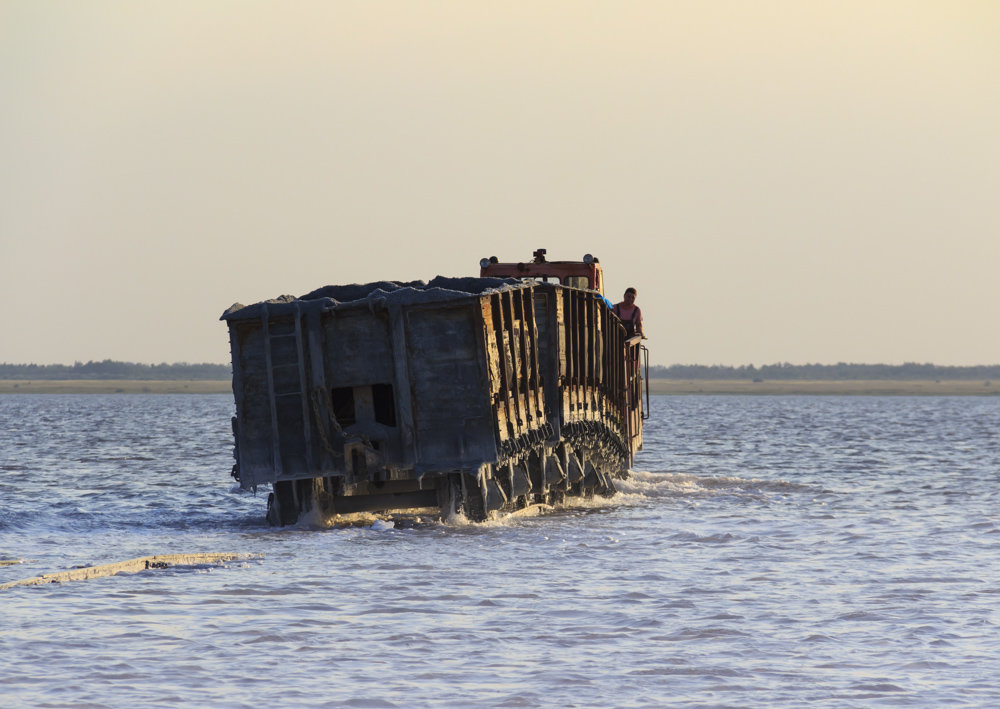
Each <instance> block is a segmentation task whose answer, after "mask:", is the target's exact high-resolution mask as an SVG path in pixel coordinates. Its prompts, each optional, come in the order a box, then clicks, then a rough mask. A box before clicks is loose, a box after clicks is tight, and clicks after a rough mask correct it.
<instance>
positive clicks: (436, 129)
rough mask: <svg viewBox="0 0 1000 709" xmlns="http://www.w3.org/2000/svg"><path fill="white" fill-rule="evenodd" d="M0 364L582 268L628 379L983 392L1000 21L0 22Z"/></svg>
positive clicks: (103, 2) (380, 6) (248, 9)
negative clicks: (330, 303) (561, 264)
mask: <svg viewBox="0 0 1000 709" xmlns="http://www.w3.org/2000/svg"><path fill="white" fill-rule="evenodd" d="M0 97H2V98H0V101H2V103H0V106H2V107H0V299H2V303H3V307H2V308H0V362H17V363H23V362H38V363H72V362H73V361H77V360H80V361H86V360H90V359H105V358H111V359H120V360H130V361H139V362H177V361H188V362H201V361H208V362H226V361H228V357H229V351H228V339H227V334H226V329H225V327H224V325H223V324H222V323H220V322H219V321H218V317H219V315H220V314H221V313H222V311H223V310H224V309H225V308H226V307H228V306H229V305H230V304H232V303H233V302H234V301H240V302H243V303H250V302H255V301H258V300H263V299H266V298H270V297H273V296H277V295H280V294H283V293H290V294H293V295H300V294H303V293H305V292H308V291H310V290H313V289H315V288H317V287H319V286H322V285H327V284H334V283H352V282H365V281H372V280H381V279H392V280H412V279H417V278H420V279H424V280H429V279H430V278H433V277H434V276H436V275H438V274H441V275H454V276H457V275H473V274H475V273H476V272H477V264H478V261H479V259H480V258H481V257H483V256H489V255H496V256H498V257H500V258H501V259H504V260H524V259H527V258H529V257H530V254H531V252H532V251H533V250H534V249H535V248H538V247H545V248H547V249H548V251H549V255H550V257H551V258H577V257H580V256H582V255H583V254H584V253H586V252H592V253H594V254H596V255H598V256H599V257H600V259H601V262H602V263H603V264H604V266H605V269H606V273H607V276H606V277H607V282H608V286H609V290H610V291H611V293H610V294H609V295H611V296H612V297H613V298H614V299H618V298H619V296H620V294H621V291H623V290H624V288H625V287H626V286H628V285H634V286H635V287H636V288H638V290H639V304H640V305H641V306H642V308H643V312H644V315H645V318H646V322H647V331H649V333H650V335H651V337H650V342H649V345H650V347H651V350H652V361H653V363H658V364H671V363H702V364H747V363H754V364H758V365H759V364H765V363H772V362H780V361H788V362H794V363H805V362H820V363H834V362H838V361H848V362H888V363H896V362H904V361H920V362H934V363H937V364H993V363H997V362H1000V328H998V327H997V323H998V322H1000V305H998V303H1000V298H998V295H1000V292H998V290H1000V288H998V285H997V284H998V283H1000V278H998V276H997V270H998V266H1000V128H998V126H1000V3H998V2H993V1H992V0H984V1H981V2H961V1H959V2H944V1H936V2H921V1H920V0H883V1H880V2H872V0H861V1H853V0H842V1H838V2H833V1H830V2H822V1H814V2H801V1H800V0H787V1H782V2H767V1H766V0H754V1H742V0H733V1H730V2H706V1H704V0H697V1H690V2H688V1H677V2H667V1H663V2H620V1H619V2H593V1H589V2H588V1H585V0H584V1H581V0H574V1H572V2H544V1H542V2H531V3H506V2H505V3H469V2H464V1H453V2H452V1H449V2H371V1H365V2H337V1H326V2H320V1H316V2H307V1H304V0H303V1H298V2H292V3H281V2H253V1H249V0H230V1H225V2H224V1H215V2H204V1H202V0H197V1H193V0H192V1H184V0H182V1H177V0H172V1H171V2H159V3H152V2H150V3H141V2H140V3H137V2H133V1H131V0H122V1H120V2H110V1H107V0H92V1H90V2H86V3H76V2H47V1H46V0H26V1H24V2H20V1H11V0H0Z"/></svg>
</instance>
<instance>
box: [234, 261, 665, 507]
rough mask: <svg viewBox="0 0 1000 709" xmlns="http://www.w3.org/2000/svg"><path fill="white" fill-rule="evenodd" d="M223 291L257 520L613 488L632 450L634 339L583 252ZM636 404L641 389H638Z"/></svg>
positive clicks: (528, 501) (245, 470) (635, 446)
mask: <svg viewBox="0 0 1000 709" xmlns="http://www.w3.org/2000/svg"><path fill="white" fill-rule="evenodd" d="M480 266H481V271H480V273H481V276H480V277H479V278H443V277H438V278H435V279H434V280H432V281H430V282H429V283H424V282H422V281H414V282H409V283H396V282H377V283H369V284H364V285H346V286H327V287H325V288H321V289H319V290H316V291H313V292H312V293H308V294H306V295H304V296H301V297H298V298H296V297H291V296H282V297H280V298H277V299H274V300H269V301H267V302H262V303H257V304H255V305H250V306H243V305H240V304H235V305H233V306H232V307H230V308H229V309H228V310H226V312H225V313H224V314H223V316H222V319H223V320H225V321H226V322H227V324H228V327H229V336H230V347H231V353H232V364H233V393H234V396H235V401H236V416H235V417H233V434H234V438H235V448H234V456H235V458H236V464H235V466H234V467H233V476H234V477H236V479H237V480H238V481H239V483H240V485H241V486H242V487H243V488H244V489H249V490H254V491H256V490H257V488H258V487H259V486H268V485H269V486H270V487H271V489H272V492H271V493H270V495H269V496H268V511H267V517H268V520H269V521H270V522H271V523H272V524H276V525H285V524H293V523H295V521H296V520H297V519H298V518H299V516H300V515H301V514H303V513H304V512H307V511H309V510H311V509H313V508H318V509H319V511H321V513H323V514H325V515H333V514H346V513H353V512H363V511H390V512H392V511H402V510H414V509H421V508H433V509H434V511H435V512H436V513H438V514H440V515H442V516H444V517H448V516H451V515H453V514H462V515H465V516H466V517H467V518H469V519H470V520H474V521H481V520H485V519H488V518H490V517H492V516H496V515H498V514H506V513H509V512H513V511H515V510H518V509H521V508H524V507H528V506H531V505H536V504H558V503H561V502H562V501H563V500H565V499H566V498H568V497H574V496H584V497H589V496H593V495H612V494H614V490H615V488H614V483H613V479H614V478H615V477H619V478H622V477H625V476H627V475H628V470H629V466H630V465H631V463H632V458H633V455H634V453H635V452H636V451H637V450H639V449H640V448H641V446H642V425H643V419H644V417H645V416H646V413H645V410H644V406H643V403H644V402H643V390H642V382H643V376H642V370H644V369H645V368H647V366H648V360H647V358H646V354H647V353H646V352H645V348H644V347H643V346H642V342H641V337H633V338H627V337H626V335H625V329H624V327H623V326H622V324H621V322H620V321H619V320H618V318H617V317H616V316H615V315H614V313H613V312H612V311H611V309H610V308H609V307H608V304H607V301H606V300H605V298H604V296H603V276H602V272H601V267H600V264H599V263H598V262H597V259H594V258H592V257H590V256H589V255H588V256H587V257H585V258H584V260H583V261H579V262H548V261H546V260H545V251H544V250H541V249H540V250H538V251H536V252H535V258H534V260H533V261H532V262H529V263H521V264H515V263H508V264H504V263H500V262H499V261H498V260H497V259H496V258H492V259H483V261H482V262H481V264H480ZM645 396H646V399H647V401H646V404H647V405H646V407H645V409H648V390H647V391H646V394H645Z"/></svg>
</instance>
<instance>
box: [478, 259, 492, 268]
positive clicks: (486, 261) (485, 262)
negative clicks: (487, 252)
mask: <svg viewBox="0 0 1000 709" xmlns="http://www.w3.org/2000/svg"><path fill="white" fill-rule="evenodd" d="M489 265H490V260H489V259H488V258H481V259H479V268H486V267H487V266H489Z"/></svg>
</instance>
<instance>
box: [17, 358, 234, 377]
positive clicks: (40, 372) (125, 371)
mask: <svg viewBox="0 0 1000 709" xmlns="http://www.w3.org/2000/svg"><path fill="white" fill-rule="evenodd" d="M231 377H232V369H231V368H230V366H229V365H228V364H188V363H186V362H181V363H178V364H166V363H164V364H137V363H135V362H115V361H113V360H110V359H106V360H104V361H102V362H93V361H91V362H75V363H73V364H72V365H68V364H6V363H2V364H0V379H18V380H25V381H31V380H33V379H166V380H178V379H197V380H218V379H230V378H231Z"/></svg>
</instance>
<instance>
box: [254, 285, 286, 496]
mask: <svg viewBox="0 0 1000 709" xmlns="http://www.w3.org/2000/svg"><path fill="white" fill-rule="evenodd" d="M260 320H261V331H262V332H261V334H262V336H263V339H264V369H265V370H266V371H267V397H268V402H269V404H270V406H271V456H272V461H273V463H274V474H275V476H277V477H279V478H280V477H281V476H282V475H283V474H284V472H285V470H284V467H283V466H282V464H281V439H279V438H278V406H277V399H276V397H275V396H274V372H273V371H272V368H271V327H270V321H271V314H270V312H269V311H268V308H267V303H264V304H263V305H262V306H261V314H260Z"/></svg>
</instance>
